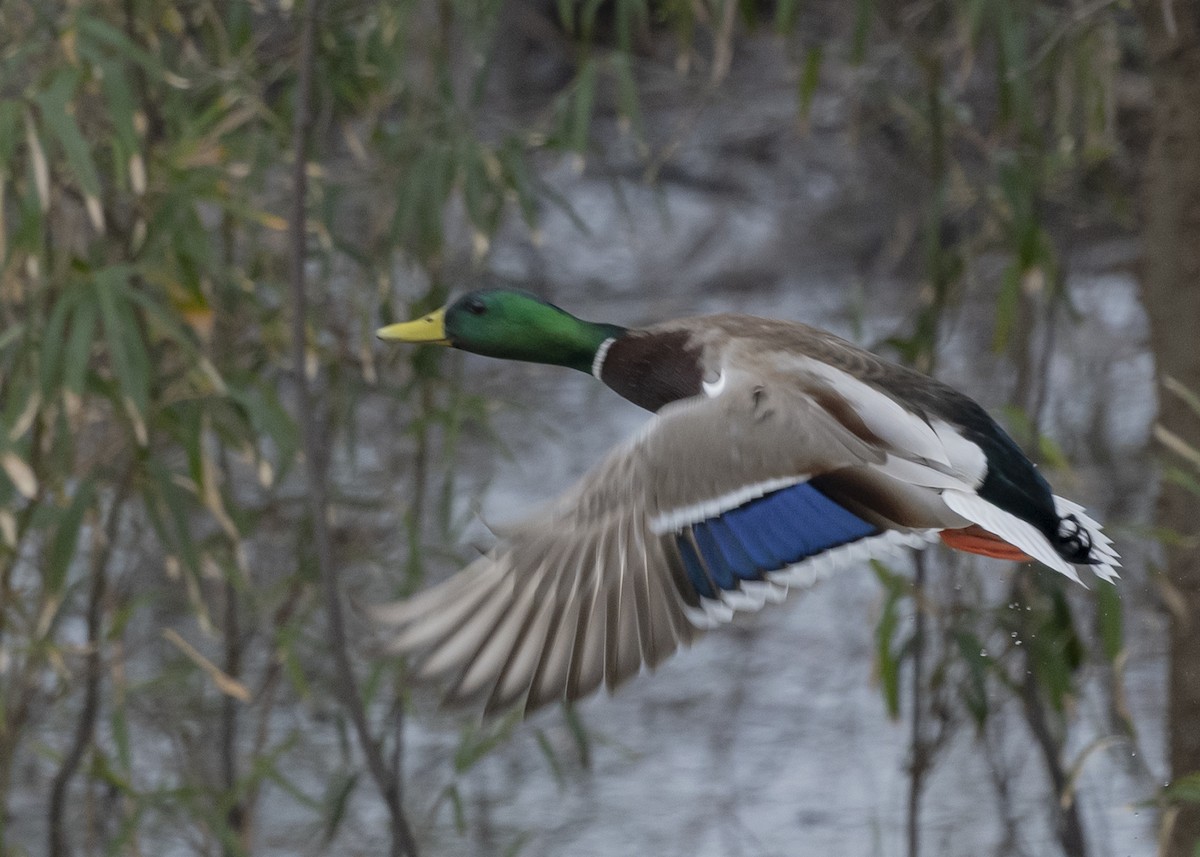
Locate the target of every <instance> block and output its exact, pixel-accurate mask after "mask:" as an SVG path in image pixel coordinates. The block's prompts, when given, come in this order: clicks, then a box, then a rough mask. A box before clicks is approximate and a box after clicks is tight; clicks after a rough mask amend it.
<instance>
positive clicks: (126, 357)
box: [95, 265, 151, 442]
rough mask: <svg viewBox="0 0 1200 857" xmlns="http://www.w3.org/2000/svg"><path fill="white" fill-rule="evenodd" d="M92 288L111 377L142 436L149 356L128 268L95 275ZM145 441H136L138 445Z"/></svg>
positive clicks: (113, 268)
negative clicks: (131, 290)
mask: <svg viewBox="0 0 1200 857" xmlns="http://www.w3.org/2000/svg"><path fill="white" fill-rule="evenodd" d="M95 286H96V295H97V298H98V300H99V304H100V317H101V319H102V320H103V322H104V336H105V340H106V342H107V343H108V356H109V360H110V361H111V363H112V370H113V375H114V376H115V378H116V381H117V384H118V386H119V387H120V390H121V393H122V394H123V396H124V397H125V400H126V402H127V403H129V404H131V405H132V406H133V408H134V409H135V410H136V413H131V414H130V417H131V418H133V419H134V420H135V422H136V421H138V420H141V421H143V422H142V425H141V426H140V430H139V434H141V432H142V431H144V429H145V425H144V420H145V414H146V412H147V410H148V408H149V404H150V374H151V371H150V356H149V354H148V353H147V350H146V343H145V341H144V337H143V334H142V328H141V325H140V324H138V320H137V316H136V315H135V314H134V311H133V306H132V304H131V302H130V300H129V268H128V266H125V265H114V266H112V267H110V268H103V269H101V270H99V271H97V272H96V274H95ZM127 407H128V405H127ZM135 428H137V427H136V426H135ZM144 440H145V438H144V437H139V441H140V442H141V441H144Z"/></svg>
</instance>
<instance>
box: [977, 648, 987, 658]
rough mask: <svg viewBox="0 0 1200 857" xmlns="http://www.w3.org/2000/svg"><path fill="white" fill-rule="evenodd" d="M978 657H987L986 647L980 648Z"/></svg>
mask: <svg viewBox="0 0 1200 857" xmlns="http://www.w3.org/2000/svg"><path fill="white" fill-rule="evenodd" d="M979 657H981V658H986V657H987V649H980V650H979Z"/></svg>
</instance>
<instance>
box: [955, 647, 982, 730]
mask: <svg viewBox="0 0 1200 857" xmlns="http://www.w3.org/2000/svg"><path fill="white" fill-rule="evenodd" d="M953 637H954V642H955V643H957V644H958V652H959V657H961V658H962V662H963V663H964V664H965V665H966V667H967V678H966V681H965V682H964V683H963V685H962V689H961V692H962V698H963V703H964V704H965V705H966V707H967V711H969V712H970V713H971V717H972V718H974V720H975V725H976V726H977V727H980V728H982V727H983V725H984V723H985V722H987V717H988V712H989V707H988V696H987V671H988V670H989V669H990V668H991V660H990V659H989V658H988V656H987V654H986V652H987V650H986V649H985V648H984V646H983V643H982V642H981V641H980V639H979V638H978V637H976V636H975V635H974V634H972V633H971V632H969V631H956V632H954V634H953Z"/></svg>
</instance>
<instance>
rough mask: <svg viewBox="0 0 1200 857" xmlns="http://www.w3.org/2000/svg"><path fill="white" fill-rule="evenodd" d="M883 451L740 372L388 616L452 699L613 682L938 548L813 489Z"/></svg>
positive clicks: (485, 699) (682, 405)
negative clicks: (876, 568) (890, 557)
mask: <svg viewBox="0 0 1200 857" xmlns="http://www.w3.org/2000/svg"><path fill="white" fill-rule="evenodd" d="M883 460H884V456H883V454H882V453H880V452H879V451H878V450H876V449H874V448H872V447H871V446H870V445H869V444H867V443H865V442H864V441H863V440H862V438H860V437H858V436H856V435H855V434H854V433H853V432H850V431H848V430H847V429H846V428H845V427H844V426H842V425H841V424H840V423H839V422H838V421H837V420H835V419H833V418H832V417H830V415H829V414H828V413H827V412H826V411H825V410H824V409H823V408H822V407H820V406H819V405H817V404H816V403H815V402H814V401H813V400H812V399H811V397H809V396H807V395H805V394H803V393H802V392H800V391H799V390H792V389H791V388H786V389H780V388H768V387H767V386H765V385H763V384H760V383H754V382H752V380H751V379H748V378H730V379H729V383H728V384H727V385H726V387H725V389H724V391H723V392H722V394H721V395H719V396H717V397H715V398H711V399H707V398H695V399H688V400H686V401H682V402H677V403H674V404H672V405H669V406H667V407H665V408H663V409H662V410H661V411H660V412H659V413H658V414H657V415H656V416H655V417H654V418H652V419H651V421H650V423H649V424H648V425H647V427H646V428H645V429H644V430H643V431H642V432H641V433H640V434H639V435H638V436H637V437H636V438H634V439H633V440H632V441H630V442H628V443H626V444H624V445H622V446H621V447H619V448H618V449H616V450H614V451H613V452H612V453H611V454H610V455H609V456H608V457H607V458H606V459H605V460H604V461H603V462H602V463H601V464H600V465H598V466H597V467H596V468H594V469H593V470H592V471H591V472H589V473H588V474H586V475H585V476H584V477H583V478H582V479H581V480H580V481H579V483H578V484H576V485H575V486H574V487H573V488H572V489H570V490H569V491H567V492H566V494H565V495H563V497H561V498H560V499H559V500H557V501H555V502H554V503H553V504H551V505H550V506H549V507H548V508H546V509H544V510H543V511H542V512H540V513H539V514H537V515H536V516H535V517H533V518H532V519H531V520H529V521H527V522H525V523H523V524H521V525H519V526H517V527H515V528H514V529H513V530H511V531H510V532H509V533H508V534H507V537H506V539H505V540H504V541H503V542H502V543H501V544H499V545H498V546H497V547H496V548H495V549H494V550H493V551H492V552H491V553H489V554H488V555H487V556H484V557H481V558H480V559H478V560H476V561H475V562H474V563H472V564H471V565H470V566H468V567H467V568H466V569H464V570H463V571H461V572H459V573H458V574H456V575H454V576H453V577H451V578H450V579H449V580H447V581H445V582H444V583H442V584H440V585H438V586H435V587H433V588H432V589H430V590H428V591H426V592H423V593H420V594H419V595H417V596H415V597H413V598H411V599H408V600H406V601H402V602H398V603H396V604H392V605H388V606H384V607H380V608H377V609H376V610H374V611H373V614H374V618H375V619H376V621H377V622H379V623H380V624H381V625H382V626H384V634H385V635H386V638H387V639H386V645H387V648H388V649H389V650H390V651H392V652H394V653H403V654H407V655H410V656H413V658H414V674H415V675H416V676H417V677H419V678H424V679H440V680H444V681H446V682H447V683H448V685H449V689H448V691H447V695H446V700H447V702H449V703H454V704H471V703H477V702H482V703H483V705H484V707H485V710H486V711H488V712H494V711H499V710H504V709H507V708H510V707H512V706H514V705H522V706H523V707H524V708H525V709H526V710H527V711H528V710H533V709H535V708H537V707H539V706H541V705H544V704H546V703H548V702H551V701H554V700H558V699H568V700H569V699H576V698H579V697H581V696H584V695H586V694H588V693H591V692H592V691H594V690H596V689H597V688H598V687H599V686H600V684H601V683H602V682H603V683H604V684H605V685H606V686H607V687H608V688H609V689H612V688H614V687H616V686H617V685H618V684H620V683H621V682H623V681H625V680H626V679H628V678H630V677H631V676H633V675H635V674H636V673H637V672H638V671H639V670H640V669H641V667H642V665H646V666H648V667H650V668H653V667H654V666H656V665H657V664H659V663H660V662H661V661H662V660H663V659H664V658H666V657H667V656H668V655H670V654H671V653H672V652H674V651H675V650H676V649H677V648H678V647H679V646H680V645H687V644H689V643H690V642H691V641H692V640H693V639H694V638H695V637H696V635H697V633H698V631H697V624H702V625H705V624H711V623H712V622H713V621H722V620H725V619H728V618H729V617H730V616H732V613H733V611H734V610H735V609H752V608H756V607H759V606H761V605H762V604H763V603H764V602H765V601H767V600H776V599H778V598H780V597H782V595H783V594H784V593H785V592H786V588H787V587H788V586H790V585H799V584H805V583H811V582H812V581H814V580H815V579H816V578H817V577H818V576H819V575H820V574H821V573H823V572H826V571H831V570H833V569H834V568H835V567H837V566H838V565H840V564H844V563H846V562H851V561H857V560H861V559H864V558H867V557H869V556H872V555H875V554H876V553H878V552H880V551H888V550H891V549H893V548H894V547H896V546H897V545H899V544H908V543H916V542H923V540H924V536H923V535H921V534H912V533H899V532H894V531H885V530H882V529H880V528H879V527H878V526H876V525H875V524H872V523H870V522H868V521H865V520H863V519H862V518H860V517H859V516H857V515H855V514H853V513H851V512H849V511H847V510H846V509H845V508H844V507H842V506H841V505H839V504H838V503H836V502H835V501H833V500H831V499H830V498H829V497H828V496H826V495H825V494H824V493H822V492H821V491H820V490H818V489H817V488H815V487H813V486H812V485H810V484H808V480H809V478H810V477H811V476H813V475H815V474H820V473H826V472H829V471H834V470H838V469H841V468H845V467H851V466H861V465H864V464H867V463H872V462H874V463H881V462H883Z"/></svg>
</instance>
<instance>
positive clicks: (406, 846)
mask: <svg viewBox="0 0 1200 857" xmlns="http://www.w3.org/2000/svg"><path fill="white" fill-rule="evenodd" d="M320 3H321V0H308V2H307V3H306V4H305V7H304V16H303V21H302V24H301V33H300V55H299V69H298V71H299V79H298V81H297V86H296V107H295V115H294V119H293V124H292V151H293V153H294V155H295V163H294V164H293V168H292V211H291V217H290V219H289V224H288V226H289V237H290V241H291V291H292V367H293V372H294V374H295V379H296V397H297V406H298V409H299V421H300V425H301V432H302V442H303V446H304V466H305V468H306V470H307V476H308V511H309V518H310V520H311V522H312V539H313V549H314V553H315V559H316V562H317V569H318V573H319V576H320V579H321V588H322V594H323V598H324V602H325V614H326V621H327V624H328V637H329V648H330V650H331V652H332V655H333V659H334V681H335V682H336V684H337V695H338V698H339V699H340V700H341V702H342V704H343V705H345V706H346V710H347V713H348V714H349V716H350V720H351V723H352V724H353V726H354V732H355V735H356V736H357V738H358V744H359V747H360V749H361V751H362V754H363V757H364V758H365V760H366V763H367V769H368V771H369V772H370V774H371V778H372V779H373V780H374V781H375V785H376V786H377V787H378V789H379V793H380V795H381V796H382V797H383V800H384V803H385V804H386V805H387V808H388V814H389V815H390V817H391V827H392V848H391V853H392V855H393V857H406V855H407V857H415V855H416V854H417V846H416V842H415V840H414V838H413V834H412V829H411V828H410V826H409V823H408V819H407V818H406V817H405V815H404V808H403V805H402V803H401V788H400V777H399V772H392V771H390V770H389V767H388V764H387V761H386V759H385V758H384V755H383V749H382V747H381V746H380V744H379V742H378V741H376V740H375V738H374V737H373V736H372V734H371V728H370V724H369V723H368V722H367V713H366V708H365V706H364V705H363V700H362V695H361V694H360V692H359V687H358V679H357V678H356V677H355V673H354V670H353V667H352V665H351V663H350V655H349V646H348V643H347V638H346V626H345V620H344V615H343V610H342V601H341V593H340V592H339V590H338V587H337V581H336V579H335V577H334V570H333V558H332V551H331V549H330V537H329V522H328V519H327V517H326V512H327V509H328V499H327V484H326V475H327V473H326V459H325V452H324V447H323V444H322V441H321V433H320V430H319V426H318V424H317V418H316V414H315V411H314V410H313V396H312V391H311V389H310V386H309V379H308V372H307V371H306V366H307V362H308V361H307V356H308V355H307V352H308V347H307V330H306V327H307V319H308V296H307V289H306V283H305V270H304V264H305V261H306V259H307V255H308V251H307V239H308V235H307V230H306V225H305V224H306V220H307V217H306V213H307V207H308V205H307V200H308V172H307V167H308V138H309V132H310V130H311V125H312V113H311V106H312V105H311V102H312V81H313V63H314V50H315V46H314V42H315V31H316V21H317V17H318V15H319V13H320Z"/></svg>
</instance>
